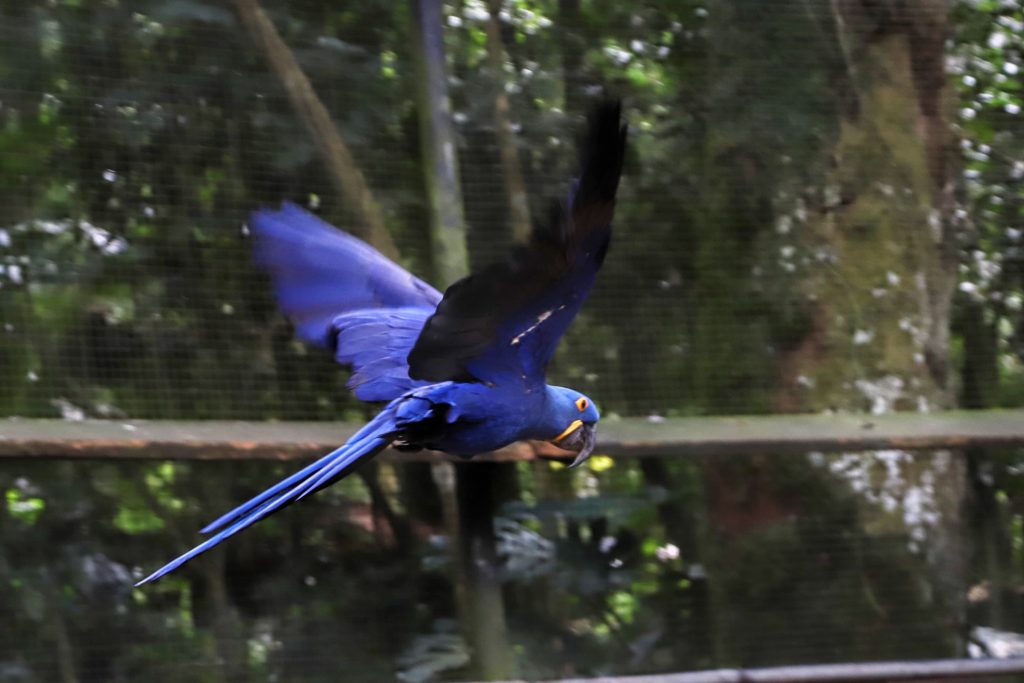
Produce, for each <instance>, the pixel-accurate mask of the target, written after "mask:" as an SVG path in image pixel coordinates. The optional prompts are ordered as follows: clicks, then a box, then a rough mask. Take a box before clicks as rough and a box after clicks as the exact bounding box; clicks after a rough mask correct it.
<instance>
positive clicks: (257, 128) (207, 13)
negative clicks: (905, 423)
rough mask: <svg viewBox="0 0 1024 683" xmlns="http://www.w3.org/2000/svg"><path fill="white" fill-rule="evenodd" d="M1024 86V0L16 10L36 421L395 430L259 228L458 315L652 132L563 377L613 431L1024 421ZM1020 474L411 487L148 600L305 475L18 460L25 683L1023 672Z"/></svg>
mask: <svg viewBox="0 0 1024 683" xmlns="http://www.w3.org/2000/svg"><path fill="white" fill-rule="evenodd" d="M431 10H433V11H434V13H432V12H431ZM423 17H425V19H424V18H423ZM438 35H440V37H441V39H442V41H443V42H442V43H441V45H442V47H443V53H441V52H437V51H431V47H430V46H431V45H434V43H432V42H431V37H437V36H438ZM1022 49H1024V9H1022V7H1021V5H1020V3H1018V2H1014V1H1012V0H1003V1H1001V2H995V1H992V2H989V1H980V0H979V1H973V0H972V1H969V2H968V1H964V2H955V3H952V6H950V5H949V4H947V3H944V2H933V1H932V0H876V1H874V2H830V1H828V0H773V1H772V2H764V1H763V0H720V1H718V2H715V3H705V2H698V1H697V0H671V1H661V0H646V1H643V2H625V1H620V0H557V1H556V0H541V1H537V2H533V1H527V0H492V1H486V2H485V1H483V0H457V1H453V2H450V3H447V4H443V5H439V4H438V3H436V2H434V0H419V1H417V2H397V1H386V0H381V1H379V2H374V3H367V2H358V3H357V2H337V1H335V2H313V1H311V0H294V1H284V0H235V1H234V2H233V3H215V2H212V1H211V2H207V1H204V0H138V1H136V0H102V1H100V0H96V1H93V0H52V1H48V2H28V1H25V0H7V1H6V2H3V3H0V415H3V416H24V417H53V416H58V417H64V418H67V419H72V420H76V419H82V418H84V417H110V418H176V419H183V420H196V419H229V418H230V419H234V418H248V419H285V420H314V419H315V420H329V419H339V418H347V419H356V418H359V417H363V416H364V415H365V411H367V410H369V408H366V407H365V406H363V405H362V404H360V403H358V402H356V401H355V400H354V399H352V398H351V397H350V395H349V393H348V392H347V391H346V389H345V382H346V371H345V370H344V369H342V368H339V367H338V366H337V365H336V364H335V363H334V362H333V361H332V359H331V358H330V354H329V353H326V352H325V351H323V350H321V349H317V348H313V347H309V346H306V345H304V344H302V343H301V342H299V341H297V340H296V338H295V335H294V331H293V329H292V328H291V326H290V323H289V322H288V321H287V320H286V319H285V318H284V317H283V315H282V314H281V313H280V312H279V311H278V310H277V306H276V304H275V301H274V299H273V293H272V291H271V285H270V282H269V280H268V278H267V276H266V275H265V274H264V273H261V272H260V271H259V270H258V269H256V268H255V267H254V266H253V264H252V261H251V251H252V245H251V241H250V239H249V236H248V234H247V230H246V227H245V226H246V222H247V220H248V216H249V214H250V212H252V211H253V210H255V209H257V208H259V207H276V206H278V205H279V204H280V203H281V202H282V201H283V200H289V201H293V202H296V203H298V204H299V205H301V206H304V207H307V208H308V209H310V210H311V211H314V212H315V213H317V214H319V215H320V216H322V217H323V218H324V219H325V220H328V221H330V222H332V223H334V224H336V225H338V226H339V227H341V228H343V229H345V230H347V231H350V232H352V233H353V234H356V235H358V236H361V237H364V238H365V239H367V240H368V241H370V242H371V243H373V244H374V245H376V246H378V247H379V248H381V249H382V250H385V251H389V252H390V251H391V249H392V247H391V245H394V251H393V253H395V254H396V259H397V260H398V261H399V262H400V263H401V265H403V266H405V267H407V268H408V269H410V270H412V271H413V272H415V273H417V274H419V275H421V276H422V277H424V278H425V279H427V280H429V281H431V282H433V283H434V284H436V285H437V286H438V287H444V286H445V285H447V284H449V282H447V281H445V277H446V276H444V275H442V273H450V271H452V270H453V269H454V270H460V269H462V270H464V269H466V268H477V267H480V266H482V265H484V264H486V263H488V262H491V261H493V260H495V259H499V258H502V257H503V256H504V255H506V254H507V253H508V250H509V248H510V245H512V244H513V243H514V242H515V241H516V240H517V239H519V238H521V237H522V236H523V235H524V234H526V233H527V232H528V230H529V229H530V224H531V221H533V220H534V217H536V216H540V217H543V216H544V215H545V214H546V212H547V210H548V206H549V203H550V202H551V201H552V200H553V199H556V198H558V197H562V196H565V193H566V191H567V188H568V187H569V183H570V180H571V178H572V176H573V173H574V172H575V168H576V163H577V162H576V149H575V139H576V136H577V134H578V133H579V131H580V129H581V127H582V125H583V121H584V119H585V116H586V113H587V111H588V110H589V109H590V108H591V107H592V106H593V104H594V103H596V102H598V101H600V100H601V99H602V98H604V97H606V96H609V95H611V96H615V97H621V98H623V101H624V102H625V106H624V111H625V118H626V119H627V120H628V123H629V126H630V139H629V147H628V151H627V158H626V162H625V173H624V179H623V182H622V185H621V188H620V192H619V199H618V206H617V211H616V218H615V230H614V239H613V245H612V248H611V250H610V252H609V256H608V258H607V261H606V262H605V265H604V267H603V269H602V272H601V273H600V276H599V278H598V282H597V286H596V288H595V290H594V291H593V293H592V294H591V296H590V298H589V300H588V302H587V305H586V307H585V308H584V309H583V312H582V314H581V315H580V316H579V318H578V319H577V320H576V321H575V322H574V324H573V326H572V327H571V329H570V331H569V333H568V334H567V337H566V339H565V340H563V342H562V344H561V346H560V348H559V351H558V353H557V355H556V356H555V358H554V360H553V362H552V366H551V367H550V368H549V370H550V372H549V375H550V378H551V380H552V382H553V383H558V384H565V385H569V386H574V387H576V388H578V389H580V390H583V391H585V392H586V393H587V394H589V395H590V396H593V397H594V398H595V399H596V400H597V401H598V402H599V403H600V404H601V409H602V413H603V414H604V415H605V416H606V417H610V418H613V419H614V416H615V415H627V416H651V417H653V418H655V419H657V418H658V417H661V416H669V417H671V416H680V415H692V414H697V415H703V414H723V413H771V412H780V413H781V412H827V411H862V412H868V413H884V412H890V411H897V410H910V411H927V410H933V409H941V408H951V407H970V408H982V407H993V406H1016V405H1020V404H1021V403H1022V402H1024V381H1022V379H1024V369H1022V364H1021V353H1022V350H1024V345H1022V329H1024V327H1022V325H1024V313H1022V311H1024V286H1022V285H1024V283H1022V274H1024V269H1022V268H1021V263H1022V261H1021V248H1020V244H1021V240H1022V239H1024V191H1022V184H1021V180H1024V142H1022V141H1024V127H1022V124H1021V121H1022V118H1021V117H1022V106H1024V102H1022V99H1021V97H1022V90H1021V74H1020V70H1021V62H1022V60H1024V53H1022ZM437 67H443V70H444V75H443V77H441V78H440V79H433V80H432V79H431V78H429V77H428V74H429V73H430V68H437ZM306 84H308V85H309V87H308V88H307V87H306ZM427 86H430V87H427ZM439 118H440V119H441V120H443V121H444V122H447V123H450V125H451V131H452V133H453V134H452V136H451V137H450V138H443V139H442V137H443V133H440V132H438V128H437V127H436V126H432V125H431V122H435V123H436V121H437V120H438V119H439ZM324 121H326V122H327V123H326V125H324ZM431 149H442V150H448V151H450V152H451V154H448V155H447V156H448V157H449V158H450V159H451V161H452V162H453V164H452V170H454V171H456V172H457V174H458V179H459V182H458V183H457V184H455V185H453V186H446V185H445V184H444V183H443V178H441V177H439V174H438V173H437V172H436V170H435V169H433V167H432V166H431V163H430V161H429V160H430V159H431V152H430V150H431ZM439 197H440V198H441V199H444V200H446V201H449V202H450V204H451V205H454V206H456V207H458V209H457V210H456V211H455V212H454V213H453V214H451V215H448V216H447V217H443V218H442V217H440V216H439V212H438V211H437V210H436V207H437V202H438V201H439V199H438V198H439ZM440 230H444V231H447V232H446V234H448V235H455V236H456V237H455V242H454V244H456V245H462V244H465V245H466V247H467V252H468V257H467V258H466V259H464V262H463V263H456V264H455V266H453V265H452V258H453V257H452V253H453V252H451V251H450V250H449V248H446V247H444V246H439V245H441V243H442V241H440V240H438V239H436V235H437V234H438V231H440ZM450 244H451V243H450ZM456 251H457V250H456ZM447 277H448V279H450V275H449V276H447ZM129 426H130V425H129ZM869 427H870V422H868V423H867V426H866V428H869ZM769 455H771V454H766V456H769ZM961 456H965V457H961ZM1019 459H1020V454H1019V453H1018V452H1016V451H1012V450H1010V451H1006V452H1003V451H999V452H996V451H990V452H980V451H975V452H968V453H966V454H949V453H935V454H918V455H917V456H911V455H910V454H908V453H907V452H904V451H899V450H890V451H880V452H875V453H871V454H849V453H845V454H844V453H828V454H822V453H811V454H807V455H806V457H803V458H797V457H793V458H791V459H788V460H783V459H775V458H770V457H761V456H756V457H748V458H738V457H737V458H721V459H712V460H708V461H700V462H694V461H689V462H684V461H683V460H682V459H656V458H647V459H637V460H633V459H629V458H622V459H617V460H615V461H612V460H611V459H610V458H607V457H596V458H594V459H593V460H592V462H591V463H590V464H589V466H588V469H586V470H583V471H575V472H573V473H571V474H566V473H564V472H557V471H555V470H553V469H551V468H549V467H548V465H547V464H544V463H540V464H519V465H508V464H505V465H491V464H479V463H478V464H467V465H460V466H459V467H458V469H459V471H460V476H459V477H458V478H457V481H458V482H462V483H460V484H458V486H462V487H463V489H461V490H460V491H458V492H456V493H457V495H456V494H453V493H452V491H451V490H448V489H445V485H446V484H444V482H440V483H439V482H438V481H435V478H434V475H435V474H437V473H436V472H435V473H432V472H431V471H430V469H429V467H427V466H425V465H422V464H412V465H403V466H392V465H389V464H386V463H385V464H381V465H379V466H377V465H372V466H368V467H366V468H363V469H361V470H360V472H359V478H350V479H347V480H345V481H344V482H342V483H341V484H339V485H338V486H336V487H334V488H332V489H330V490H329V491H327V492H325V493H323V494H321V495H320V496H317V497H316V498H314V499H313V500H310V501H304V503H303V505H302V506H296V507H297V508H300V509H298V510H296V511H295V512H294V514H292V511H291V510H289V511H288V513H287V514H282V515H279V516H277V517H275V518H274V519H272V520H268V522H267V523H266V524H262V525H261V526H260V528H258V529H255V530H251V531H249V532H247V533H246V534H242V535H240V537H239V538H238V539H235V541H237V542H236V543H234V544H232V545H231V546H230V547H229V549H227V550H225V551H223V552H220V551H218V552H213V553H210V554H208V555H206V556H204V557H203V558H201V561H197V562H195V563H193V564H191V565H189V567H188V568H186V569H185V570H184V571H183V572H181V573H178V574H175V575H173V576H172V577H170V578H169V579H167V580H165V581H164V582H163V583H160V584H156V585H155V586H153V587H151V588H147V590H145V591H133V590H132V589H131V588H130V585H131V582H132V580H133V579H138V578H140V577H141V576H143V575H144V574H143V571H144V569H151V568H153V567H154V565H155V564H156V563H157V562H159V561H160V560H163V559H169V556H171V555H173V553H174V552H175V551H178V550H182V549H184V548H185V547H187V546H188V545H189V544H190V543H191V542H192V541H193V540H194V539H195V537H194V536H193V535H192V531H193V530H194V529H195V528H196V527H198V526H200V525H201V524H202V523H203V522H205V521H208V519H209V518H211V517H213V516H214V515H215V514H217V513H220V512H222V511H223V510H225V509H227V508H229V507H230V506H231V505H232V504H236V503H238V502H241V501H242V500H244V499H245V498H246V497H248V496H249V495H252V494H253V493H256V492H257V491H259V490H260V489H261V488H262V487H263V486H265V485H266V484H268V483H270V482H271V481H274V480H275V477H277V476H279V475H281V474H283V470H284V468H283V467H282V466H280V465H277V464H273V463H246V464H245V465H244V466H243V465H241V464H238V463H210V462H207V463H187V464H186V463H180V462H175V463H159V464H155V463H142V462H135V463H130V462H103V463H99V462H81V461H79V462H74V463H72V462H60V463H46V462H41V461H34V462H27V461H26V462H23V461H14V460H8V461H7V462H6V463H4V465H3V466H2V467H0V491H3V492H4V500H3V501H2V502H0V538H2V539H3V546H4V552H3V553H2V554H0V581H2V583H0V585H2V586H3V588H0V596H3V597H2V598H0V617H2V618H0V623H4V624H5V626H4V629H6V630H5V631H4V632H3V634H4V636H5V637H4V638H2V639H0V681H6V680H11V681H37V680H40V681H41V680H61V681H64V682H70V681H136V680H147V681H160V680H167V681H183V680H188V681H191V680H209V681H243V680H267V681H272V680H301V681H316V680H338V679H339V678H342V677H344V678H345V680H349V679H351V680H367V681H379V680H391V679H392V678H394V677H395V676H400V677H401V679H402V680H405V681H412V682H419V681H427V680H430V679H431V677H434V678H446V679H449V680H455V679H460V678H461V679H463V680H465V679H466V678H469V677H470V676H474V677H479V678H487V677H492V678H493V677H495V676H500V675H506V674H507V675H508V676H509V677H511V675H512V674H515V675H522V676H525V677H533V678H539V677H550V678H555V677H559V676H569V675H601V674H606V673H608V674H615V673H622V674H625V673H637V672H647V671H671V670H682V669H689V668H706V667H711V666H739V665H765V664H782V663H794V662H822V661H839V660H843V659H850V660H863V659H869V658H895V657H907V658H912V657H933V656H935V657H937V656H949V655H955V654H963V653H964V651H965V650H966V649H968V648H971V651H972V652H975V653H981V654H992V653H996V652H1007V651H1015V652H1019V651H1020V645H1019V643H1020V637H1019V636H1017V635H1015V633H1014V632H1015V631H1020V630H1022V629H1024V625H1022V624H1021V623H1020V616H1019V615H1020V614H1022V612H1021V610H1020V597H1021V591H1020V590H1019V586H1020V585H1021V581H1022V576H1021V567H1022V562H1021V560H1022V556H1021V548H1022V547H1024V540H1022V539H1024V532H1022V529H1024V523H1022V515H1021V510H1022V509H1024V506H1022V500H1021V492H1020V491H1021V487H1020V482H1019V473H1020V472H1021V471H1022V470H1021V464H1020V462H1019ZM965 463H966V464H965ZM466 482H470V483H469V484H467V483H466ZM450 484H451V482H448V484H447V485H450ZM467 491H468V493H467ZM470 494H472V495H470ZM454 499H458V501H457V502H458V503H459V505H461V506H463V507H461V508H460V509H461V510H462V517H461V518H460V517H458V515H454V517H453V513H452V510H451V509H449V508H450V507H451V506H452V501H453V500H454ZM474 501H475V502H474ZM481 501H482V502H481ZM466 505H469V507H468V508H467V507H465V506H466ZM474 505H475V506H477V507H475V508H474V507H473V506H474ZM446 506H447V507H446ZM213 507H216V509H212V508H213ZM467 509H468V510H476V511H477V512H478V514H469V513H467V512H466V510H467ZM961 511H965V512H964V514H963V515H961ZM453 519H454V520H455V521H454V522H453ZM491 519H494V520H495V521H494V525H493V527H492V526H491V525H490V524H489V522H490V520H491ZM474 520H475V525H474V523H473V522H474ZM480 520H483V521H480ZM459 524H462V525H463V526H464V527H465V528H462V527H459V526H458V525H459ZM467 548H468V549H467ZM479 548H485V549H489V550H488V551H487V552H490V553H491V555H492V556H491V557H488V558H485V559H487V560H488V561H489V562H490V565H489V566H493V567H496V568H497V569H496V570H495V573H494V574H493V576H491V577H490V579H491V580H492V583H491V584H487V585H483V587H482V588H481V587H480V585H477V586H476V588H479V589H480V590H479V592H474V590H475V589H474V584H472V582H467V581H466V577H465V576H464V575H462V574H460V573H459V572H460V569H459V567H460V565H459V558H460V557H461V558H462V559H463V560H464V559H465V558H466V557H473V555H472V552H476V550H474V549H477V550H478V549H479ZM470 564H471V563H470ZM481 585H482V584H481ZM8 589H9V590H8ZM8 596H10V597H8ZM467 596H468V597H467ZM460 600H468V601H469V602H470V603H472V604H473V605H476V606H477V607H479V605H481V604H484V605H489V606H490V609H489V611H488V610H480V611H477V612H473V611H472V609H470V610H468V613H470V614H476V617H475V618H476V619H477V621H472V617H469V618H467V617H466V616H465V615H466V614H467V610H466V609H465V605H460ZM474 600H475V601H476V602H475V603H474V602H473V601H474ZM488 601H490V602H488ZM481 614H483V615H484V616H486V617H488V618H482V617H481V616H480V615H481ZM459 617H461V618H463V621H464V622H465V621H466V619H469V620H470V622H471V623H468V624H467V623H458V624H456V623H454V621H453V620H456V619H457V618H459ZM974 627H977V628H974ZM968 633H970V639H968ZM467 634H469V635H468V636H467ZM473 634H477V635H476V636H473ZM480 634H484V635H480ZM467 638H469V640H467ZM473 638H475V640H473ZM1015 638H1016V639H1015ZM470 640H471V641H472V642H469V641H470ZM1015 647H1016V648H1018V649H1017V650H1014V649H1013V648H1015Z"/></svg>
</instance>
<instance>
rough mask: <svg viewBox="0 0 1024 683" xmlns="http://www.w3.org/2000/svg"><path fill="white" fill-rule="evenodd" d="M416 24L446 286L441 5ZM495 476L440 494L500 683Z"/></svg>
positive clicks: (422, 8) (485, 470)
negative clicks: (494, 524) (494, 521)
mask: <svg viewBox="0 0 1024 683" xmlns="http://www.w3.org/2000/svg"><path fill="white" fill-rule="evenodd" d="M413 14H414V17H415V30H414V34H415V35H416V49H417V51H418V57H419V58H418V60H417V62H418V63H419V65H420V69H421V74H420V78H419V79H418V80H419V82H420V88H419V93H418V95H419V103H420V105H419V119H420V145H421V149H422V150H423V157H424V159H425V160H426V164H425V167H426V169H427V176H426V182H427V193H428V195H429V196H430V206H431V246H432V252H433V261H434V266H435V270H436V272H437V275H438V277H439V278H441V279H443V280H444V281H445V282H447V283H451V282H453V281H455V280H456V279H459V278H461V277H463V276H465V275H466V274H467V273H468V272H469V255H468V250H467V247H466V226H465V219H464V217H463V200H462V194H461V191H460V188H459V180H458V170H457V167H456V155H455V134H454V130H453V128H452V121H451V104H450V100H449V97H448V79H447V69H446V65H445V53H444V41H443V29H442V27H443V24H442V13H441V5H440V2H439V1H438V0H416V1H415V2H414V4H413ZM437 467H438V468H439V469H438V471H437V472H435V479H437V480H439V481H441V482H446V481H448V480H449V479H451V477H450V476H449V475H450V474H451V469H452V465H449V464H443V465H438V466H437ZM495 475H496V472H495V471H492V468H490V467H485V466H484V465H471V466H468V467H454V483H453V484H454V485H446V486H442V487H441V495H442V496H443V498H444V508H445V512H446V514H445V517H446V518H447V520H446V521H447V526H448V529H449V535H450V537H451V539H452V542H453V544H454V545H455V548H456V556H455V558H454V559H455V577H454V580H455V583H456V586H455V593H456V602H457V605H458V609H459V617H460V622H461V624H462V629H463V634H464V636H465V638H466V640H467V641H468V642H469V644H470V646H471V648H472V650H473V655H474V663H475V666H476V668H477V670H478V675H479V676H480V677H481V678H482V679H484V680H500V679H506V678H511V677H512V675H513V660H512V651H511V648H510V646H509V642H508V631H507V629H506V625H505V607H504V598H503V596H502V592H501V584H500V583H499V582H498V575H497V574H498V570H497V553H496V550H495V539H494V526H493V517H494V513H495V511H496V509H497V503H498V500H497V496H496V492H495V491H494V486H495V481H494V478H495Z"/></svg>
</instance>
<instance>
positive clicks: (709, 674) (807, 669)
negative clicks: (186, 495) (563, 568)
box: [505, 657, 1024, 683]
mask: <svg viewBox="0 0 1024 683" xmlns="http://www.w3.org/2000/svg"><path fill="white" fill-rule="evenodd" d="M1022 672H1024V657H1020V658H1016V659H932V660H924V661H910V662H863V663H850V664H809V665H804V666H779V667H772V668H767V669H714V670H711V671H694V672H689V673H676V674H654V675H650V676H620V677H612V678H609V677H602V678H571V679H559V680H557V681H554V680H552V681H543V682H540V681H533V683H790V682H793V683H810V682H811V681H815V682H819V681H820V682H822V683H826V682H832V681H919V680H940V679H946V678H955V679H957V680H971V679H977V678H986V679H987V678H989V677H992V676H1005V675H1011V674H1020V673H1022ZM505 683H524V682H523V681H515V682H513V681H506V682H505Z"/></svg>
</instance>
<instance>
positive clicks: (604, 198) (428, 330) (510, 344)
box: [409, 102, 626, 384]
mask: <svg viewBox="0 0 1024 683" xmlns="http://www.w3.org/2000/svg"><path fill="white" fill-rule="evenodd" d="M620 119H621V105H620V103H619V102H605V103H603V104H601V105H600V106H598V107H597V108H596V109H595V110H594V112H593V113H592V114H591V116H590V122H589V127H588V132H587V134H586V136H585V137H584V140H583V143H582V145H581V154H580V157H581V173H580V177H579V179H578V180H576V181H575V182H574V183H573V184H572V187H571V188H570V191H569V194H568V197H567V198H566V200H564V201H562V202H556V203H555V204H554V205H553V207H552V210H551V213H550V215H549V217H548V218H547V220H545V221H542V222H540V223H538V224H537V225H535V227H534V231H533V234H532V235H531V237H530V240H529V242H528V243H527V244H524V245H522V246H520V247H518V248H516V249H515V250H514V251H513V252H512V254H511V255H510V257H509V258H508V259H506V260H505V261H502V262H499V263H496V264H493V265H491V266H489V267H488V268H485V269H483V270H481V271H479V272H477V273H474V274H472V275H470V276H469V277H467V278H464V279H462V280H460V281H458V282H456V283H455V284H454V285H452V286H451V287H449V288H448V291H446V292H445V295H444V298H443V299H442V300H441V302H440V303H439V304H438V306H437V311H436V312H435V313H434V314H433V316H431V317H430V319H429V320H427V323H426V325H424V327H423V332H422V333H421V334H420V336H419V339H418V340H417V341H416V345H415V346H414V347H413V348H412V351H411V352H410V354H409V372H410V376H412V377H413V378H415V379H421V380H429V381H435V382H440V381H445V380H452V381H458V382H468V381H478V382H486V383H494V384H498V383H503V382H510V381H515V382H525V383H528V384H536V383H540V382H543V381H544V372H545V370H546V368H547V364H548V361H549V360H550V359H551V356H552V355H553V354H554V351H555V347H556V346H557V345H558V342H559V340H560V339H561V337H562V335H563V334H565V330H566V329H567V328H568V326H569V323H571V322H572V319H573V318H574V317H575V316H576V313H577V312H578V311H579V309H580V306H582V304H583V301H584V300H585V299H586V297H587V294H588V293H589V292H590V288H591V287H592V285H593V282H594V278H595V276H596V274H597V271H598V269H599V268H600V266H601V263H602V262H603V260H604V256H605V253H606V252H607V249H608V244H609V240H610V238H611V220H612V215H613V213H614V210H615V193H616V190H617V189H618V184H619V176H620V175H621V172H622V163H623V156H624V154H625V143H626V128H625V126H623V125H622V124H621V122H620Z"/></svg>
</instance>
